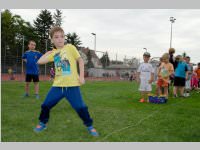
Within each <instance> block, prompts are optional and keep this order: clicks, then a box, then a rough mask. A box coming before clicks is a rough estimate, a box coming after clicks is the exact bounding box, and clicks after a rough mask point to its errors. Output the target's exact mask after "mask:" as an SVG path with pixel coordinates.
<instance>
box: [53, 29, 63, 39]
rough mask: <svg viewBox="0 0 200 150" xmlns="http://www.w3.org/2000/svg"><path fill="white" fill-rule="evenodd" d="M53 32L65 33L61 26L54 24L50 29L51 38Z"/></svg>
mask: <svg viewBox="0 0 200 150" xmlns="http://www.w3.org/2000/svg"><path fill="white" fill-rule="evenodd" d="M55 32H62V33H63V34H64V33H65V32H64V30H63V29H62V28H61V27H58V26H55V27H53V28H51V30H50V37H51V39H52V38H53V35H54V33H55Z"/></svg>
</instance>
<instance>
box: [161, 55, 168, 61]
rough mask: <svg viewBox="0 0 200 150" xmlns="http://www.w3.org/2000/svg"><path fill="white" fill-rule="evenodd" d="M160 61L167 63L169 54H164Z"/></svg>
mask: <svg viewBox="0 0 200 150" xmlns="http://www.w3.org/2000/svg"><path fill="white" fill-rule="evenodd" d="M161 59H162V60H168V61H169V54H168V53H164V54H163V55H162V57H161Z"/></svg>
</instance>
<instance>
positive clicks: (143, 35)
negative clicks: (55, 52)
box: [11, 9, 200, 63]
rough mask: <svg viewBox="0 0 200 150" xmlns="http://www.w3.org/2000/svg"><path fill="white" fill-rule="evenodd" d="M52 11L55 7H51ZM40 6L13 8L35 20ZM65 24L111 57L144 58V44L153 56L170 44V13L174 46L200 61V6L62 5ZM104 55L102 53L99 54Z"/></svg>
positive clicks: (26, 18) (17, 12)
mask: <svg viewBox="0 0 200 150" xmlns="http://www.w3.org/2000/svg"><path fill="white" fill-rule="evenodd" d="M49 10H50V11H51V12H52V13H53V12H55V10H53V9H49ZM40 11H41V10H39V9H12V10H11V12H12V13H13V14H17V15H20V16H21V17H22V18H23V19H24V20H26V21H29V22H30V23H32V24H33V20H35V18H36V17H37V16H38V14H39V13H40ZM62 12H63V17H64V19H63V21H64V22H63V24H62V27H63V28H64V31H65V32H66V33H68V32H76V33H77V34H78V35H79V36H80V39H81V41H82V43H83V45H82V46H84V47H89V48H91V49H94V36H93V35H92V34H91V33H92V32H94V33H96V35H97V50H99V51H104V52H105V51H108V53H109V56H110V58H111V59H116V54H117V58H118V59H121V60H122V59H123V58H124V57H125V56H126V58H131V57H137V58H140V59H141V58H142V54H143V53H144V50H143V48H147V50H148V51H149V52H150V53H151V55H152V57H160V56H161V55H162V54H163V53H164V52H167V51H168V49H169V46H170V26H171V22H170V21H169V18H170V16H173V17H175V18H176V21H175V23H173V39H172V47H174V48H175V49H176V54H182V53H183V52H184V51H185V52H186V53H187V54H188V55H189V56H190V57H191V61H192V62H194V63H197V62H200V9H196V10H195V9H191V10H190V9H177V10H174V9H62ZM99 55H100V54H99Z"/></svg>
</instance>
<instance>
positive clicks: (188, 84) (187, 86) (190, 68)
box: [184, 56, 193, 97]
mask: <svg viewBox="0 0 200 150" xmlns="http://www.w3.org/2000/svg"><path fill="white" fill-rule="evenodd" d="M185 62H186V64H187V65H188V79H187V80H186V82H185V90H184V96H185V97H188V96H190V90H191V78H192V72H193V66H192V64H190V57H189V56H186V57H185Z"/></svg>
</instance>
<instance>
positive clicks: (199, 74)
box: [137, 48, 200, 102]
mask: <svg viewBox="0 0 200 150" xmlns="http://www.w3.org/2000/svg"><path fill="white" fill-rule="evenodd" d="M174 53H175V49H174V48H170V49H169V52H168V53H164V54H163V55H162V57H161V58H160V63H159V65H158V66H157V67H158V68H157V72H156V75H157V80H156V82H155V83H156V95H157V96H165V97H166V99H168V95H169V85H170V84H172V85H173V86H174V88H173V96H174V97H178V92H179V93H180V94H179V97H188V96H190V90H191V89H198V88H200V63H198V67H197V68H196V69H195V70H194V71H193V64H191V63H190V57H189V56H186V57H183V56H181V55H177V56H176V57H174V56H173V55H174ZM150 57H151V56H150V53H149V52H145V53H144V54H143V59H144V62H143V63H141V64H140V66H139V68H138V70H137V81H138V83H140V86H139V91H140V92H141V99H140V102H148V95H149V94H151V91H152V87H151V84H152V82H153V81H154V73H155V71H154V69H153V67H152V65H151V64H150V63H149V59H150Z"/></svg>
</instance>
